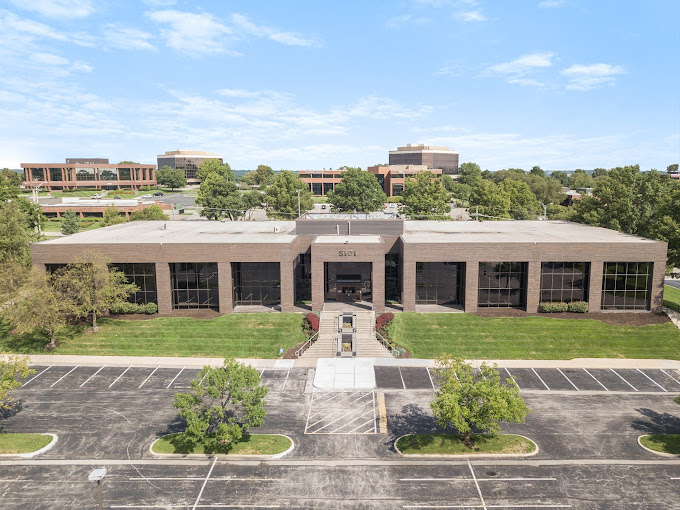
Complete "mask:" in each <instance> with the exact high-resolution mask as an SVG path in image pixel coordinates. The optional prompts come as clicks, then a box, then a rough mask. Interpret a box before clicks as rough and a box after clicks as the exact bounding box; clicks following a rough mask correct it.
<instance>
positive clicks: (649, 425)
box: [632, 407, 680, 434]
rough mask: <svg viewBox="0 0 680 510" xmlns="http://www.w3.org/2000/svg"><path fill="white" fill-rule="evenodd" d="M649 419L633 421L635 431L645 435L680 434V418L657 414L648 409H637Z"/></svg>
mask: <svg viewBox="0 0 680 510" xmlns="http://www.w3.org/2000/svg"><path fill="white" fill-rule="evenodd" d="M636 411H637V412H638V413H640V414H641V415H642V416H644V417H646V418H647V419H646V420H644V419H637V420H635V421H633V423H632V426H633V429H635V430H637V431H639V432H642V433H644V434H680V417H678V416H674V415H672V414H668V413H657V412H656V411H652V410H651V409H647V408H646V407H643V408H638V409H636Z"/></svg>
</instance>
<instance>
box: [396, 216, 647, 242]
mask: <svg viewBox="0 0 680 510" xmlns="http://www.w3.org/2000/svg"><path fill="white" fill-rule="evenodd" d="M402 239H403V240H404V242H405V243H572V244H573V243H640V244H646V243H658V242H659V241H654V240H652V239H646V238H644V237H638V236H633V235H629V234H624V233H622V232H617V231H616V230H609V229H606V228H601V227H592V226H590V225H583V224H581V223H571V222H569V221H538V220H534V221H482V222H479V221H405V222H404V233H403V234H402Z"/></svg>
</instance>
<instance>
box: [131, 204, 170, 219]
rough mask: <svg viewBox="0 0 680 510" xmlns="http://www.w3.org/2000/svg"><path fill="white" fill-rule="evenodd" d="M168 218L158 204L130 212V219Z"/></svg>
mask: <svg viewBox="0 0 680 510" xmlns="http://www.w3.org/2000/svg"><path fill="white" fill-rule="evenodd" d="M167 219H168V217H167V216H166V215H165V213H164V212H163V209H161V208H160V207H159V206H157V205H156V204H154V205H152V206H150V207H145V208H144V209H140V210H139V211H132V212H131V213H130V221H163V220H167Z"/></svg>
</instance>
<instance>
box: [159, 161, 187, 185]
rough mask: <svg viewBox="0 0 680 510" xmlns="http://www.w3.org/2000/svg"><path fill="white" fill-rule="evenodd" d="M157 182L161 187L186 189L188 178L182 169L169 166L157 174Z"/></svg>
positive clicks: (165, 166) (164, 166)
mask: <svg viewBox="0 0 680 510" xmlns="http://www.w3.org/2000/svg"><path fill="white" fill-rule="evenodd" d="M156 181H157V182H158V184H160V185H161V186H167V187H169V188H171V189H173V190H174V189H175V188H184V187H185V186H186V185H187V178H186V175H185V172H184V170H182V169H181V168H172V167H171V166H169V165H163V167H162V168H161V169H160V170H158V172H156Z"/></svg>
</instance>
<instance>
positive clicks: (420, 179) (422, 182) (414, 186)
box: [399, 172, 451, 220]
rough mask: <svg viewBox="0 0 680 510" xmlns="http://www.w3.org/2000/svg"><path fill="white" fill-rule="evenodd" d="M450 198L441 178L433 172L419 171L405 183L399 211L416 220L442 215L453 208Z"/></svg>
mask: <svg viewBox="0 0 680 510" xmlns="http://www.w3.org/2000/svg"><path fill="white" fill-rule="evenodd" d="M448 199H449V197H448V193H447V192H446V190H445V189H444V186H443V185H442V182H441V179H439V178H438V177H437V176H436V175H434V174H433V173H432V172H418V173H417V174H416V175H415V176H414V177H412V178H409V179H406V181H405V183H404V191H403V193H402V195H401V203H400V204H399V212H401V213H403V214H406V215H408V216H410V217H411V218H413V219H416V220H418V219H428V218H429V219H431V218H433V217H441V216H443V215H445V214H447V213H448V212H449V211H450V210H451V207H450V206H449V204H448Z"/></svg>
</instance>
